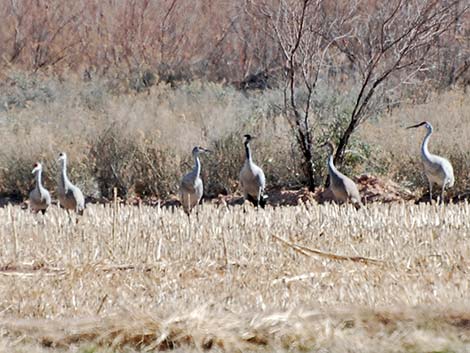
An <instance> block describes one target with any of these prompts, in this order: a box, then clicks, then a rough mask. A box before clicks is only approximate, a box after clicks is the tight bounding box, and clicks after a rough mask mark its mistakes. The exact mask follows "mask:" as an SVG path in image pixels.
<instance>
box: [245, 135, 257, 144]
mask: <svg viewBox="0 0 470 353" xmlns="http://www.w3.org/2000/svg"><path fill="white" fill-rule="evenodd" d="M243 137H244V138H245V143H248V142H250V141H251V140H253V139H254V138H255V137H254V136H251V135H250V134H245V135H243Z"/></svg>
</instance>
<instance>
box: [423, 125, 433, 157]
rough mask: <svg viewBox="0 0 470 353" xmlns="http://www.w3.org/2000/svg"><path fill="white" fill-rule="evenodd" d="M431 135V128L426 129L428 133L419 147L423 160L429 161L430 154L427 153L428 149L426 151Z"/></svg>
mask: <svg viewBox="0 0 470 353" xmlns="http://www.w3.org/2000/svg"><path fill="white" fill-rule="evenodd" d="M431 135H432V128H431V129H428V133H427V134H426V137H425V138H424V140H423V144H422V145H421V153H422V155H423V158H426V159H429V157H430V156H431V153H429V149H428V143H429V139H430V138H431Z"/></svg>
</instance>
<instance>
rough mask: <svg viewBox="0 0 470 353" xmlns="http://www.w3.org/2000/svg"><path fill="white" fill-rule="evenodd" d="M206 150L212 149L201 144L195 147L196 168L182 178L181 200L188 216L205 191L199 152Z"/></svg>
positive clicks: (193, 153)
mask: <svg viewBox="0 0 470 353" xmlns="http://www.w3.org/2000/svg"><path fill="white" fill-rule="evenodd" d="M206 152H210V151H209V150H208V149H206V148H203V147H199V146H196V147H194V148H193V151H192V155H193V158H194V168H193V170H192V171H191V172H190V173H188V174H186V175H185V176H184V177H183V179H182V180H181V185H180V201H181V205H182V206H183V209H184V212H186V214H187V215H188V217H189V214H190V213H191V210H192V209H193V208H194V206H196V205H197V204H198V203H199V202H200V201H201V198H202V194H203V193H204V185H203V183H202V179H201V176H200V175H201V161H200V160H199V153H206Z"/></svg>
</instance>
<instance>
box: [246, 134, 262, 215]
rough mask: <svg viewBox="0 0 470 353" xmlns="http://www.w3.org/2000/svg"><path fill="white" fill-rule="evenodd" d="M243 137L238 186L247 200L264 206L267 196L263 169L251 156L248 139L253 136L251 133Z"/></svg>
mask: <svg viewBox="0 0 470 353" xmlns="http://www.w3.org/2000/svg"><path fill="white" fill-rule="evenodd" d="M244 137H245V142H244V144H245V153H246V158H245V163H244V164H243V167H242V170H241V171H240V186H241V189H242V192H243V197H244V198H245V200H249V201H250V202H252V203H253V204H254V205H255V206H256V207H258V205H259V206H261V207H262V208H264V206H265V205H266V199H267V196H266V195H264V189H265V187H266V178H265V176H264V172H263V170H262V169H261V168H260V167H258V166H257V165H256V164H255V163H254V162H253V159H252V157H251V148H250V141H251V140H252V139H253V138H254V137H252V136H251V135H244Z"/></svg>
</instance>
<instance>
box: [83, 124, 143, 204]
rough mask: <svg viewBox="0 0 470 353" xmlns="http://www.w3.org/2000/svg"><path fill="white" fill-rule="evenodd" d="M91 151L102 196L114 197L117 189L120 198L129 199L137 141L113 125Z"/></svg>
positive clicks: (100, 135) (104, 132)
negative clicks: (114, 191)
mask: <svg viewBox="0 0 470 353" xmlns="http://www.w3.org/2000/svg"><path fill="white" fill-rule="evenodd" d="M93 142H94V145H92V147H91V150H90V159H91V160H90V162H91V161H92V162H93V165H94V173H93V174H94V177H95V178H96V181H97V183H98V187H99V190H100V192H101V196H103V197H105V198H108V199H110V198H112V197H113V189H114V188H117V192H118V195H119V196H120V197H124V198H125V197H127V195H128V192H129V189H130V188H131V186H132V174H131V168H132V163H133V162H134V156H135V154H136V150H137V144H136V141H135V140H134V139H133V138H131V137H128V136H124V134H123V133H122V127H119V126H117V125H112V126H110V127H109V128H108V129H106V130H105V131H103V132H102V133H101V134H98V136H97V138H96V140H95V141H93Z"/></svg>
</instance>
